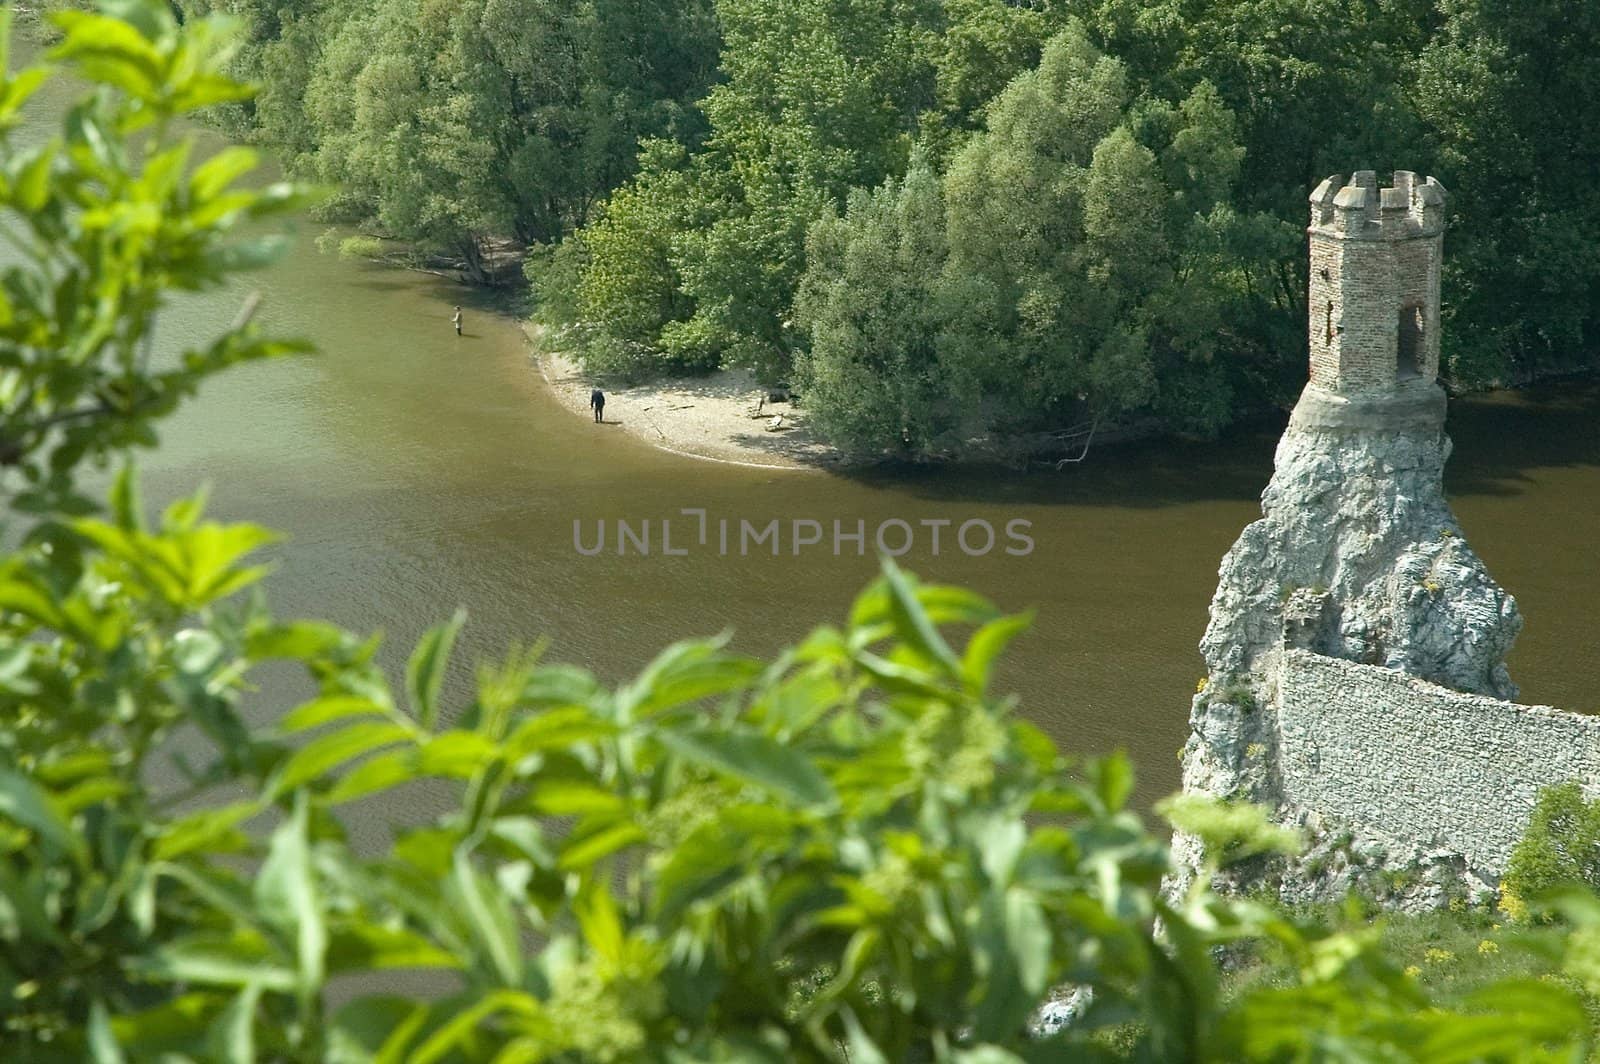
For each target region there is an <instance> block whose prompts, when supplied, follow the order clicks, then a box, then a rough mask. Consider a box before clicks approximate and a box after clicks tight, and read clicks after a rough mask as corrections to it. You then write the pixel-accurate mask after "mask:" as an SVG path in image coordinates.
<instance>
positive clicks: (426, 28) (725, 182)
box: [181, 0, 1600, 457]
mask: <svg viewBox="0 0 1600 1064" xmlns="http://www.w3.org/2000/svg"><path fill="white" fill-rule="evenodd" d="M181 6H182V7H184V8H185V9H186V10H190V11H191V12H192V13H198V12H199V11H201V10H204V9H208V8H221V9H226V10H227V11H228V12H230V13H232V14H234V15H236V16H240V17H242V19H243V20H244V22H245V24H246V39H245V43H244V45H243V46H242V48H241V50H240V51H239V53H238V55H237V58H236V61H235V70H236V73H238V74H240V75H242V76H243V77H246V78H249V79H251V80H254V81H256V82H258V83H259V85H260V86H261V92H260V95H259V96H258V97H257V98H256V99H255V100H254V101H251V102H249V103H246V104H243V105H241V106H240V107H238V108H237V109H236V110H235V112H234V114H233V121H234V122H235V123H236V124H237V128H236V130H235V132H237V133H240V134H245V135H248V136H250V137H252V138H254V139H255V140H257V141H259V142H260V143H262V144H264V145H267V146H270V147H271V148H272V150H274V151H275V152H277V153H279V154H280V155H281V156H282V157H283V158H285V159H287V160H288V161H289V165H290V168H291V170H292V171H293V172H294V174H295V175H296V176H297V177H301V178H305V179H310V180H316V181H321V182H325V183H328V184H330V185H334V186H337V188H338V189H339V192H338V194H337V195H336V196H335V197H334V198H333V199H332V200H331V201H330V202H328V203H326V204H324V206H323V208H322V209H323V212H324V214H325V216H326V217H328V218H330V219H336V220H339V221H343V222H348V223H354V224H355V225H357V226H358V227H360V229H361V231H362V232H364V233H367V234H371V235H373V236H377V237H382V238H384V239H386V240H393V241H398V242H400V244H401V245H402V246H404V247H405V248H407V249H409V250H410V251H412V252H414V253H417V254H423V255H444V256H447V257H449V258H451V259H453V260H455V261H458V262H460V263H462V264H463V265H464V267H465V268H466V269H467V270H468V271H469V272H470V273H473V274H474V275H475V276H477V277H479V278H480V279H483V280H489V279H491V278H492V277H494V276H496V275H497V274H496V271H495V270H494V269H493V266H494V263H495V256H494V252H495V250H496V249H504V248H507V247H510V248H512V249H514V251H516V252H518V253H521V252H526V260H525V262H526V274H527V278H528V283H529V284H530V285H531V290H532V297H533V306H534V307H535V310H534V313H535V316H536V317H537V318H538V319H539V320H540V321H541V322H542V323H543V324H544V325H546V326H547V327H550V328H552V329H555V330H558V332H557V335H558V336H559V338H560V342H561V343H562V344H564V345H566V346H567V347H569V348H570V349H573V350H575V351H576V352H578V353H580V354H581V356H582V358H583V360H584V362H585V363H586V365H587V366H588V368H590V369H591V370H592V371H596V372H601V373H608V374H614V375H617V376H620V377H622V378H624V379H640V378H646V377H650V376H653V375H660V374H681V373H694V372H699V371H706V370H710V369H714V368H719V367H747V368H749V369H751V370H753V371H755V373H756V374H757V376H758V378H760V379H762V380H764V381H767V382H785V383H789V384H792V385H793V386H794V387H795V388H796V389H797V391H798V392H799V393H800V394H801V395H802V396H803V401H804V402H805V403H806V404H807V405H808V407H809V409H810V410H811V411H812V413H811V416H812V418H813V419H814V421H815V423H816V424H817V425H818V427H819V428H820V429H821V430H822V431H823V432H824V433H825V435H826V436H827V437H828V438H829V439H830V440H831V441H832V442H833V443H834V444H836V445H837V446H839V447H841V448H844V449H846V450H849V451H856V452H861V453H865V454H899V455H908V456H913V457H916V456H960V455H961V454H962V453H963V452H964V451H965V450H967V449H968V447H969V445H970V444H971V443H972V442H973V441H976V440H982V439H986V438H994V437H1005V438H1018V439H1027V438H1029V437H1030V434H1040V433H1043V434H1048V433H1051V432H1059V431H1061V430H1063V429H1066V428H1068V427H1071V426H1081V425H1083V424H1086V423H1095V424H1098V423H1107V422H1109V423H1118V422H1123V423H1126V422H1130V421H1134V420H1139V419H1145V420H1147V421H1148V420H1149V419H1150V418H1152V417H1153V418H1155V419H1158V420H1157V423H1159V424H1162V425H1165V426H1167V427H1169V428H1171V429H1175V430H1178V431H1181V432H1186V433H1195V434H1200V435H1207V434H1214V433H1216V432H1217V431H1219V430H1220V429H1222V428H1223V427H1225V426H1226V425H1228V424H1229V423H1230V422H1232V421H1234V420H1235V419H1237V418H1239V417H1242V416H1246V415H1249V414H1251V413H1255V412H1259V411H1262V410H1264V409H1267V408H1270V407H1273V406H1285V405H1287V404H1288V403H1290V402H1292V400H1293V397H1294V394H1295V393H1296V392H1297V390H1298V388H1299V386H1300V384H1301V382H1302V381H1303V379H1304V377H1303V367H1302V362H1303V352H1304V346H1305V339H1304V307H1303V303H1304V295H1303V293H1304V289H1305V280H1306V279H1305V266H1304V226H1305V198H1306V194H1307V193H1308V192H1309V190H1310V189H1311V188H1313V187H1314V186H1315V185H1316V184H1317V183H1318V182H1319V181H1320V180H1321V179H1322V178H1324V177H1326V176H1327V175H1329V174H1332V173H1348V172H1350V171H1352V170H1355V169H1377V170H1379V171H1380V172H1381V171H1384V170H1392V169H1409V170H1415V171H1418V172H1420V173H1428V174H1432V175H1435V176H1437V177H1438V178H1439V179H1440V181H1442V182H1443V183H1444V185H1445V187H1446V188H1447V189H1448V190H1449V191H1450V193H1451V200H1450V213H1451V216H1452V220H1453V221H1454V222H1455V223H1456V224H1455V225H1454V227H1453V229H1452V231H1451V233H1450V236H1449V239H1448V247H1447V253H1446V270H1447V274H1446V277H1445V282H1444V285H1445V321H1444V343H1445V345H1446V350H1445V369H1444V373H1445V376H1446V383H1447V384H1448V385H1449V386H1450V387H1451V388H1453V389H1455V390H1471V389H1478V388H1483V387H1490V386H1499V385H1508V384H1510V385H1515V384H1520V383H1525V382H1527V381H1530V380H1532V379H1535V378H1538V377H1542V376H1549V375H1556V374H1566V373H1571V372H1578V371H1584V370H1588V369H1590V368H1592V364H1593V362H1594V359H1595V357H1596V356H1595V350H1594V348H1595V345H1594V339H1595V334H1596V328H1597V322H1596V310H1595V308H1596V307H1600V300H1597V298H1596V296H1597V290H1600V252H1597V251H1596V248H1597V241H1596V239H1595V237H1596V236H1597V235H1600V193H1597V192H1596V189H1595V187H1594V182H1593V180H1592V177H1593V174H1594V173H1596V172H1597V169H1600V145H1597V144H1596V142H1595V141H1594V139H1593V138H1592V137H1590V136H1588V134H1587V132H1586V131H1588V130H1590V129H1592V128H1593V126H1594V124H1595V121H1596V120H1597V119H1600V115H1597V114H1596V110H1597V108H1600V104H1597V103H1596V102H1595V98H1594V94H1593V93H1592V92H1590V91H1589V86H1591V85H1592V84H1594V82H1595V78H1596V76H1597V75H1600V53H1597V52H1596V50H1595V49H1594V48H1593V47H1592V43H1593V41H1594V40H1595V39H1596V35H1597V33H1600V10H1597V9H1596V8H1595V7H1594V6H1593V5H1587V4H1579V5H1573V4H1567V3H1561V2H1558V0H1533V2H1528V3H1511V2H1509V0H1351V2H1349V3H1342V4H1307V3H1304V2H1302V0H1219V2H1214V3H1196V2H1193V0H1154V2H1150V3H1146V2H1144V0H780V2H772V0H671V2H669V3H645V2H642V0H466V2H462V3H441V2H437V0H379V2H376V3H365V2H362V3H356V2H353V0H287V2H286V0H225V2H224V0H182V4H181ZM351 243H352V246H355V247H357V248H359V247H362V246H365V245H364V244H363V238H356V239H355V240H354V241H352V242H351ZM370 243H371V242H370V241H367V244H370ZM500 272H501V273H502V274H503V271H500ZM519 280H520V279H519Z"/></svg>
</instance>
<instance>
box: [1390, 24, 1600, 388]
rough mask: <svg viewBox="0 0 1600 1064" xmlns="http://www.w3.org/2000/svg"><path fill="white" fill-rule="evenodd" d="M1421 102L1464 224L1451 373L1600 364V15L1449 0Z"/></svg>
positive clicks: (1461, 376)
mask: <svg viewBox="0 0 1600 1064" xmlns="http://www.w3.org/2000/svg"><path fill="white" fill-rule="evenodd" d="M1440 9H1441V11H1442V13H1443V15H1444V24H1443V26H1442V28H1441V30H1440V32H1439V33H1438V34H1437V35H1435V37H1434V38H1433V39H1432V41H1431V42H1430V43H1429V45H1428V47H1427V49H1426V51H1425V52H1424V53H1423V55H1422V57H1421V61H1420V64H1419V65H1420V76H1419V78H1418V83H1417V88H1416V100H1417V108H1418V111H1419V112H1420V114H1421V117H1422V118H1423V120H1425V121H1426V122H1427V123H1428V127H1429V130H1430V132H1431V134H1432V136H1433V138H1434V140H1435V143H1436V144H1437V153H1438V154H1437V163H1438V167H1439V173H1440V177H1441V180H1443V181H1444V182H1445V185H1446V187H1448V188H1449V189H1450V190H1451V192H1452V193H1453V194H1454V200H1453V202H1452V203H1451V211H1452V213H1453V214H1455V215H1456V216H1457V217H1459V218H1460V219H1461V225H1460V226H1459V227H1458V229H1457V230H1456V231H1455V232H1454V233H1453V234H1452V238H1451V247H1450V253H1449V255H1448V256H1447V257H1446V259H1445V262H1446V267H1447V269H1448V271H1449V272H1448V275H1447V280H1446V284H1447V286H1448V288H1447V291H1448V292H1449V297H1448V301H1447V303H1446V313H1447V315H1448V324H1447V325H1446V333H1445V335H1446V336H1447V337H1448V338H1449V348H1448V350H1449V355H1450V364H1451V373H1452V375H1453V376H1454V377H1455V378H1457V379H1458V380H1460V381H1461V382H1463V383H1464V384H1467V385H1475V384H1486V383H1487V384H1493V383H1506V382H1512V381H1517V380H1522V379H1526V378H1528V377H1531V376H1535V375H1537V374H1540V373H1550V372H1559V371H1564V370H1567V371H1570V370H1571V369H1572V368H1573V367H1575V366H1579V365H1592V364H1593V357H1594V356H1593V352H1594V348H1595V340H1596V338H1597V337H1600V322H1597V319H1596V316H1595V307H1596V306H1597V305H1600V302H1597V300H1600V254H1597V253H1596V250H1595V249H1596V247H1597V243H1596V238H1597V237H1600V192H1597V191H1596V189H1595V186H1594V180H1593V175H1594V173H1595V170H1596V166H1600V147H1597V146H1596V145H1595V144H1594V142H1593V138H1591V137H1588V136H1586V135H1585V133H1584V132H1583V131H1584V130H1586V129H1588V128H1590V127H1592V126H1593V125H1594V123H1595V122H1596V121H1597V120H1600V105H1597V104H1596V101H1595V98H1594V94H1593V92H1592V91H1590V87H1591V86H1592V85H1593V84H1594V83H1595V78H1596V77H1597V76H1600V56H1597V53H1596V50H1595V47H1594V44H1595V41H1596V39H1597V38H1600V12H1596V11H1595V9H1594V8H1593V7H1592V6H1589V5H1578V6H1576V7H1574V6H1572V5H1569V4H1560V3H1526V4H1507V3H1500V2H1477V0H1449V2H1445V3H1442V4H1441V5H1440Z"/></svg>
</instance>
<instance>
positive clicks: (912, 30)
mask: <svg viewBox="0 0 1600 1064" xmlns="http://www.w3.org/2000/svg"><path fill="white" fill-rule="evenodd" d="M717 13H718V16H719V21H720V24H721V27H722V32H723V49H722V67H723V70H724V72H725V74H726V80H725V81H724V82H722V83H721V84H718V85H717V86H715V87H714V88H713V89H712V90H711V92H710V94H709V95H708V96H707V97H706V99H705V100H704V102H703V103H702V105H701V106H702V107H703V109H704V111H705V114H706V116H707V120H708V122H709V128H710V133H709V135H708V137H707V139H706V141H705V144H704V146H703V147H702V148H701V150H700V151H699V152H697V153H696V154H695V156H694V158H693V159H692V160H691V161H690V163H689V164H688V166H687V167H686V168H684V169H683V171H682V173H683V175H684V177H686V178H687V183H686V184H683V183H679V182H676V181H671V180H669V179H668V178H667V177H666V175H665V174H663V173H661V172H657V171H647V172H646V173H645V174H643V175H642V176H641V178H640V182H641V184H652V185H655V187H656V188H667V189H673V190H674V191H675V193H676V200H677V202H676V204H675V205H672V206H669V209H668V210H666V211H664V212H663V211H651V212H649V213H647V214H637V215H635V214H632V213H630V212H627V211H625V212H624V213H623V214H621V215H616V214H611V215H608V222H607V225H608V226H609V228H610V230H611V231H610V233H608V235H607V241H608V242H609V243H610V244H612V245H614V246H615V247H617V248H618V249H619V251H620V252H622V253H623V254H631V253H632V250H631V249H634V248H638V247H642V246H659V244H660V243H661V242H662V241H663V239H664V240H665V242H666V243H667V245H668V248H669V262H670V272H665V271H660V270H656V271H653V272H645V271H639V270H637V269H634V268H633V265H632V264H631V263H622V262H613V261H612V259H611V255H610V251H609V249H608V248H606V247H602V246H600V245H598V244H596V243H595V242H594V241H589V253H590V257H589V264H588V266H587V269H588V270H590V271H595V272H598V273H601V274H603V275H605V276H606V277H607V278H608V282H607V283H606V284H604V285H589V284H588V282H587V281H586V282H585V284H586V287H588V288H590V289H592V290H594V291H595V292H596V293H597V294H598V293H600V292H602V291H603V292H604V293H605V296H606V299H605V300H604V301H601V300H594V301H591V303H590V306H591V313H592V314H593V315H594V316H593V318H592V319H591V320H592V321H593V322H594V323H595V324H596V325H597V326H598V327H599V328H601V329H602V330H604V329H605V328H606V327H607V326H608V323H610V322H612V321H617V322H628V323H630V325H632V334H633V336H636V337H649V336H652V335H653V337H654V340H644V341H640V342H647V343H655V344H659V348H660V350H661V351H662V352H663V353H664V354H665V355H666V356H667V358H668V359H669V360H670V361H671V362H674V363H676V364H679V365H697V366H707V365H710V366H714V365H719V364H729V365H740V366H747V367H751V368H754V369H755V370H756V371H757V372H758V373H759V374H760V375H761V376H763V377H765V378H768V379H775V378H779V377H782V376H783V375H784V374H786V373H787V371H788V367H789V365H790V360H791V359H792V356H793V353H794V351H795V350H796V347H797V344H798V342H799V340H800V338H799V337H798V336H797V335H796V334H795V331H794V330H793V329H792V327H791V323H790V314H789V310H790V304H791V302H792V301H793V298H794V293H795V289H796V287H797V285H798V284H799V279H800V275H801V272H802V271H803V269H804V265H805V234H806V229H807V227H808V226H809V225H810V224H811V222H812V221H814V220H815V219H816V218H818V217H819V216H820V215H821V214H822V212H823V211H824V209H825V208H826V207H827V206H829V205H830V204H838V203H841V202H842V201H843V199H844V197H845V195H846V193H847V192H848V191H849V190H850V189H851V188H852V187H857V186H868V187H870V186H872V185H876V184H878V183H879V182H881V181H882V180H883V179H884V178H885V177H886V176H888V175H891V174H895V173H899V172H901V171H902V170H903V169H904V167H905V164H906V161H907V158H908V156H909V151H910V145H911V141H912V133H913V131H914V129H915V119H916V116H917V115H918V114H919V113H920V112H922V111H923V110H925V109H927V108H928V107H929V106H930V105H931V104H932V102H933V99H934V80H935V78H934V69H933V66H932V62H931V55H930V53H931V41H932V40H933V37H932V34H933V31H934V30H935V28H936V27H937V25H938V5H937V4H936V3H934V2H933V0H786V2H785V3H781V4H776V5H774V4H771V3H767V2H755V0H722V2H720V3H719V4H718V5H717ZM623 195H624V196H626V195H627V193H626V192H624V193H623ZM651 195H654V193H653V192H652V193H651ZM630 206H631V205H630ZM635 218H637V222H635V220H634V219H635ZM661 221H667V222H669V223H674V222H675V223H676V224H673V225H672V227H671V228H669V229H666V230H661V229H659V228H652V229H651V230H650V231H649V232H646V233H640V234H638V235H636V236H635V235H627V234H625V233H624V232H623V229H624V227H633V226H636V225H637V224H639V223H645V224H650V223H657V222H661ZM635 261H637V260H635ZM621 277H632V278H635V279H636V283H637V284H638V285H639V288H640V290H639V291H635V290H634V289H633V286H632V285H631V284H629V285H622V286H617V285H614V284H611V283H609V279H610V278H621ZM664 283H670V284H671V285H672V286H673V287H674V289H676V291H677V292H679V293H681V296H682V300H677V299H671V300H662V299H660V298H658V297H657V296H656V295H655V293H656V292H657V291H659V290H660V288H661V287H662V285H663V284H664ZM647 305H655V306H659V307H661V308H662V309H663V310H664V311H668V312H670V313H672V314H673V315H674V316H673V317H670V318H667V317H661V318H659V319H657V320H656V321H654V322H651V323H649V324H648V325H647V326H646V327H643V328H641V327H639V325H640V324H643V323H642V322H639V321H638V319H636V318H635V311H636V309H638V308H641V307H644V306H647Z"/></svg>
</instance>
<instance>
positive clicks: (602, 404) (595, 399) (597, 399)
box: [589, 388, 606, 425]
mask: <svg viewBox="0 0 1600 1064" xmlns="http://www.w3.org/2000/svg"><path fill="white" fill-rule="evenodd" d="M589 406H590V407H592V408H593V409H594V423H595V424H596V425H598V424H600V423H601V422H603V421H605V419H606V393H605V392H602V391H601V390H600V389H599V388H596V389H595V390H594V391H592V392H590V393H589Z"/></svg>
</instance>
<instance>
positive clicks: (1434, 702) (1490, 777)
mask: <svg viewBox="0 0 1600 1064" xmlns="http://www.w3.org/2000/svg"><path fill="white" fill-rule="evenodd" d="M1277 711H1278V729H1277V730H1278V735H1277V739H1278V744H1279V748H1278V751H1277V756H1278V767H1279V770H1280V771H1281V773H1282V787H1283V797H1284V799H1285V800H1286V802H1287V803H1288V804H1289V805H1291V806H1295V807H1298V808H1299V809H1300V810H1302V811H1305V812H1312V813H1315V814H1317V815H1318V816H1321V817H1326V818H1329V819H1331V820H1335V821H1345V822H1350V823H1353V824H1359V825H1361V826H1362V827H1363V828H1364V829H1365V830H1366V831H1367V832H1368V833H1370V834H1373V835H1376V836H1381V837H1386V838H1388V839H1391V840H1393V841H1395V842H1397V843H1404V844H1413V843H1421V844H1423V845H1428V846H1438V847H1443V848H1445V849H1448V850H1451V851H1454V852H1456V853H1459V854H1461V855H1462V856H1463V857H1465V858H1466V860H1467V863H1468V865H1469V867H1471V869H1472V870H1473V871H1474V872H1476V873H1477V874H1478V875H1480V876H1483V877H1486V878H1489V879H1495V878H1498V877H1499V876H1500V875H1501V874H1502V873H1503V872H1504V871H1505V866H1506V861H1507V860H1508V859H1509V858H1510V856H1511V851H1512V848H1513V847H1515V846H1516V844H1517V842H1518V840H1520V839H1521V838H1522V835H1523V832H1524V831H1525V830H1526V829H1527V826H1528V820H1529V817H1530V815H1531V814H1532V812H1533V807H1534V804H1535V802H1536V801H1537V799H1538V794H1539V791H1540V789H1541V788H1544V787H1547V786H1550V785H1551V784H1555V783H1561V782H1564V781H1567V780H1577V781H1578V782H1579V783H1580V785H1582V786H1583V788H1584V790H1585V791H1586V792H1587V793H1588V794H1589V795H1590V796H1593V795H1594V794H1595V793H1596V791H1597V789H1600V717H1594V716H1586V715H1583V714H1579V713H1570V712H1566V711H1563V710H1559V709H1554V708H1551V707H1549V706H1525V705H1519V704H1517V703H1515V702H1505V701H1500V700H1498V699H1493V698H1486V697H1484V696H1481V695H1470V694H1462V693H1461V692H1458V691H1452V690H1450V689H1449V688H1447V687H1440V686H1438V685H1436V684H1432V683H1428V682H1427V681H1425V680H1420V679H1417V678H1416V677H1413V676H1408V675H1406V674H1404V673H1401V672H1397V671H1395V670H1393V669H1386V668H1383V667H1381V666H1377V665H1361V664H1357V663H1355V662H1351V661H1344V660H1341V659H1338V658H1330V657H1325V656H1323V655H1320V654H1315V653H1311V652H1309V651H1304V650H1286V651H1285V652H1284V654H1283V657H1282V660H1281V663H1280V666H1279V672H1278V692H1277Z"/></svg>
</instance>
